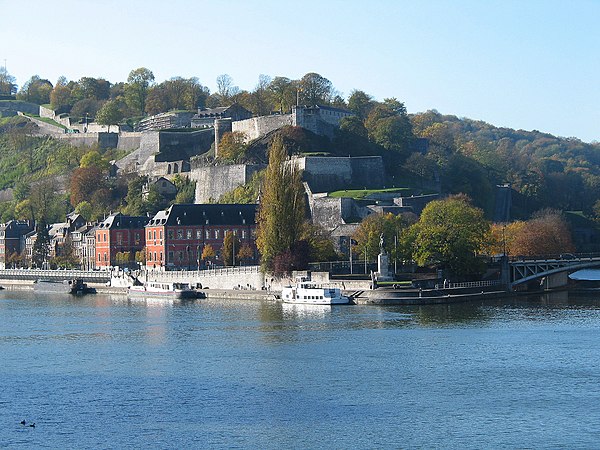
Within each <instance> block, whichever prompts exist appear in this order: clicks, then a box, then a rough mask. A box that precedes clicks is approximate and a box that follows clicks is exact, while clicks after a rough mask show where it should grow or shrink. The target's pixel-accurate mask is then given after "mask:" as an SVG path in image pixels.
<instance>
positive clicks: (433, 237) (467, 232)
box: [405, 195, 490, 276]
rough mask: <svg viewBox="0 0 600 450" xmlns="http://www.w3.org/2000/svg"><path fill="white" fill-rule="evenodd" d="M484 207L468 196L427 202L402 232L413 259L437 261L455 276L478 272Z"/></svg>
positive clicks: (484, 227) (486, 225)
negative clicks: (416, 219) (413, 220)
mask: <svg viewBox="0 0 600 450" xmlns="http://www.w3.org/2000/svg"><path fill="white" fill-rule="evenodd" d="M489 227H490V225H489V223H488V221H487V220H486V219H485V218H484V215H483V210H481V209H479V208H476V207H474V206H473V205H472V204H471V201H470V199H469V198H468V197H466V196H464V195H456V196H452V197H448V198H447V199H445V200H436V201H433V202H431V203H429V204H428V205H427V206H426V207H425V208H424V209H423V212H422V213H421V217H420V219H419V221H418V222H417V223H415V224H414V225H412V226H411V227H410V229H409V230H408V233H407V234H406V235H405V236H406V239H407V244H408V245H409V246H410V247H409V248H410V250H411V252H412V259H414V260H415V261H416V262H417V264H419V265H421V266H425V265H429V264H436V265H440V266H442V267H443V268H445V269H448V270H449V271H450V273H451V274H453V275H454V276H467V275H471V274H477V273H479V271H480V270H481V263H480V261H479V259H478V258H477V254H478V253H479V252H480V250H481V249H483V248H484V246H485V243H486V238H487V237H488V236H489Z"/></svg>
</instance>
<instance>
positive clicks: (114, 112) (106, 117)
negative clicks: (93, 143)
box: [96, 100, 123, 133]
mask: <svg viewBox="0 0 600 450" xmlns="http://www.w3.org/2000/svg"><path fill="white" fill-rule="evenodd" d="M121 120H123V111H122V110H121V106H120V102H119V101H118V100H109V101H107V102H106V103H105V104H104V105H102V108H100V110H99V111H98V114H97V115H96V122H98V123H99V124H100V125H107V126H108V132H109V133H110V126H111V125H117V124H118V123H119V122H120V121H121Z"/></svg>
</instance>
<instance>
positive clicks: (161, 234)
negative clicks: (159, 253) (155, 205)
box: [158, 230, 163, 239]
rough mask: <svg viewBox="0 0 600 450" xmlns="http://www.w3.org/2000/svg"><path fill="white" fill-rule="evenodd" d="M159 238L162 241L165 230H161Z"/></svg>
mask: <svg viewBox="0 0 600 450" xmlns="http://www.w3.org/2000/svg"><path fill="white" fill-rule="evenodd" d="M158 238H159V239H162V238H163V230H160V231H159V232H158Z"/></svg>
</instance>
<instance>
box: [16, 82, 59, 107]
mask: <svg viewBox="0 0 600 450" xmlns="http://www.w3.org/2000/svg"><path fill="white" fill-rule="evenodd" d="M52 89H53V86H52V83H50V81H48V80H43V79H41V78H40V77H39V76H38V75H34V76H32V77H31V78H30V79H29V80H27V81H26V82H25V84H24V85H23V87H22V88H21V89H20V90H19V92H18V93H17V100H24V101H26V102H31V103H37V104H38V105H44V104H46V103H49V102H50V93H51V92H52Z"/></svg>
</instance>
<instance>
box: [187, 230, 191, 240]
mask: <svg viewBox="0 0 600 450" xmlns="http://www.w3.org/2000/svg"><path fill="white" fill-rule="evenodd" d="M187 238H188V239H191V238H192V230H187Z"/></svg>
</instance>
